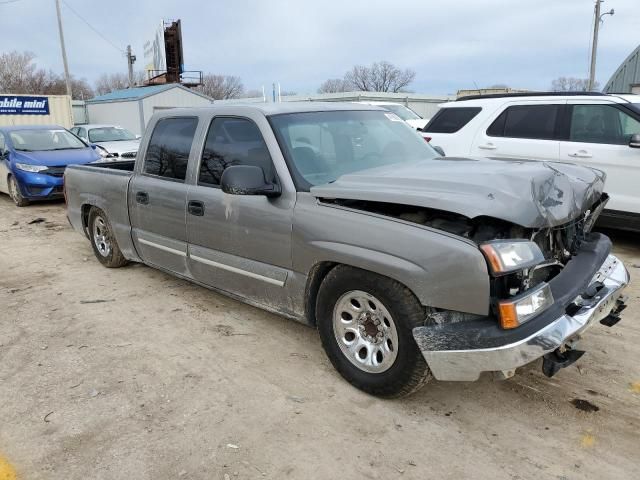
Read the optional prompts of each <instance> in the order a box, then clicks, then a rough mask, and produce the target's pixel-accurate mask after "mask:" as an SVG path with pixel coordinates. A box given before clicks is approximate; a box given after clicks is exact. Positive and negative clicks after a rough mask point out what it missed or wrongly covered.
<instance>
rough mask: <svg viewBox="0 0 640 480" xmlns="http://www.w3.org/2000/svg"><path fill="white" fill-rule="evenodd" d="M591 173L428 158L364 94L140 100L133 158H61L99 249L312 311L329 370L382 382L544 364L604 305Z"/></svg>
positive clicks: (614, 315)
mask: <svg viewBox="0 0 640 480" xmlns="http://www.w3.org/2000/svg"><path fill="white" fill-rule="evenodd" d="M604 180H605V176H604V174H603V173H602V172H600V171H597V170H592V169H588V168H584V167H578V166H575V165H570V164H562V163H550V162H548V163H541V162H533V161H532V162H529V161H525V160H512V161H509V160H504V159H502V160H496V159H487V158H447V157H441V156H439V155H438V154H437V153H436V151H434V149H433V148H431V147H430V146H429V145H428V144H427V143H426V142H425V141H424V140H423V139H422V138H421V137H420V136H419V135H418V134H417V133H416V132H414V131H413V130H412V129H411V128H409V127H408V126H407V125H406V124H405V123H404V122H402V121H401V120H400V118H398V117H397V116H396V115H394V114H393V113H390V112H387V111H384V110H382V109H380V108H378V107H375V106H368V105H354V104H342V105H341V104H322V103H287V104H264V105H251V106H250V105H246V106H239V105H236V106H223V107H210V108H203V109H172V110H166V111H163V112H160V113H157V114H155V115H154V116H153V118H152V119H151V121H150V123H149V125H148V128H147V131H146V132H145V134H144V137H143V139H142V142H141V145H140V150H139V154H138V156H137V158H136V160H135V162H134V161H131V162H113V163H105V164H95V165H91V166H71V167H68V168H67V170H66V172H65V195H66V200H67V209H68V217H69V220H70V222H71V224H72V225H73V227H74V228H75V229H76V230H78V231H79V232H82V233H84V234H85V235H86V236H87V237H88V238H89V239H90V241H91V244H92V247H93V250H94V252H95V255H96V257H97V258H98V260H99V261H100V262H101V263H102V264H103V265H105V266H107V267H121V266H124V265H125V264H127V262H142V263H145V264H147V265H149V266H151V267H154V268H158V269H161V270H164V271H166V272H169V273H171V274H173V275H176V276H178V277H181V278H185V279H188V280H191V281H193V282H195V283H197V284H199V285H202V286H205V287H209V288H212V289H215V290H218V291H220V292H222V293H224V294H227V295H230V296H232V297H235V298H237V299H239V300H242V301H244V302H247V303H250V304H253V305H255V306H258V307H260V308H263V309H266V310H270V311H273V312H277V313H279V314H282V315H285V316H287V317H291V318H293V319H295V320H298V321H301V322H304V323H307V324H309V325H311V326H315V327H317V329H318V331H319V333H320V338H321V341H322V344H323V347H324V349H325V351H326V353H327V355H328V357H329V359H330V360H331V362H332V363H333V365H334V366H335V368H336V369H337V370H338V372H340V374H341V375H342V376H343V377H344V378H345V379H346V380H348V381H349V382H350V383H352V384H353V385H354V386H356V387H358V388H360V389H362V390H364V391H366V392H369V393H371V394H375V395H379V396H384V397H397V396H401V395H406V394H408V393H411V392H413V391H415V390H417V389H418V388H419V387H420V386H421V385H423V384H424V383H425V382H426V381H428V380H429V379H431V378H432V377H435V378H436V379H438V380H463V381H472V380H476V379H478V377H479V376H480V375H481V374H482V373H484V372H492V373H493V374H494V375H495V376H497V377H498V378H508V377H510V376H512V375H513V374H514V372H515V370H516V368H518V367H520V366H523V365H525V364H528V363H531V362H533V361H535V360H538V359H540V358H543V361H542V362H541V363H542V369H543V371H544V373H545V374H546V375H548V376H551V375H553V374H555V373H556V372H557V371H558V370H559V369H560V368H562V367H564V366H567V365H570V364H571V363H572V362H574V361H575V360H576V359H577V358H579V357H580V355H581V354H582V353H583V352H582V351H580V350H579V349H578V340H579V338H580V336H581V335H582V333H583V332H584V330H585V329H586V328H587V327H589V326H591V325H592V324H594V323H597V322H598V321H599V322H600V323H602V324H605V325H607V326H612V325H614V324H615V323H616V322H617V321H618V320H619V318H620V317H619V313H620V312H621V311H622V310H623V309H624V307H625V305H624V301H623V300H624V298H623V296H622V290H623V289H624V287H625V286H626V285H627V283H628V281H629V276H628V273H627V270H626V269H625V267H624V265H623V264H622V263H621V261H620V260H618V259H617V258H616V257H615V256H613V255H611V242H610V241H609V239H608V238H607V237H606V236H604V235H602V234H599V233H592V232H591V227H592V226H593V224H594V222H595V220H596V218H597V216H598V214H599V213H600V212H601V210H602V209H603V208H604V205H605V203H606V200H607V195H606V194H605V193H603V186H604ZM267 360H268V359H265V361H267Z"/></svg>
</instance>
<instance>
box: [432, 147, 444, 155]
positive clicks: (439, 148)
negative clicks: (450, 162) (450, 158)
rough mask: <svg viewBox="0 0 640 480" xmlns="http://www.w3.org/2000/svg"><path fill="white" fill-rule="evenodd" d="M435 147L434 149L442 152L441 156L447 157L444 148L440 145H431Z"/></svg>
mask: <svg viewBox="0 0 640 480" xmlns="http://www.w3.org/2000/svg"><path fill="white" fill-rule="evenodd" d="M431 146H432V147H433V149H434V150H435V151H436V152H438V153H439V154H440V156H441V157H446V156H447V155H446V154H445V153H444V150H443V149H442V147H439V146H437V145H431Z"/></svg>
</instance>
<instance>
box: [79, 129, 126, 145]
mask: <svg viewBox="0 0 640 480" xmlns="http://www.w3.org/2000/svg"><path fill="white" fill-rule="evenodd" d="M135 139H136V136H135V135H134V134H133V133H131V132H130V131H129V130H125V129H124V128H120V127H100V128H92V129H91V130H89V141H90V142H95V143H97V142H119V141H121V140H135Z"/></svg>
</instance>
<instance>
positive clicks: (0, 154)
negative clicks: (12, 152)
mask: <svg viewBox="0 0 640 480" xmlns="http://www.w3.org/2000/svg"><path fill="white" fill-rule="evenodd" d="M7 158H9V150H3V151H1V152H0V160H5V159H7Z"/></svg>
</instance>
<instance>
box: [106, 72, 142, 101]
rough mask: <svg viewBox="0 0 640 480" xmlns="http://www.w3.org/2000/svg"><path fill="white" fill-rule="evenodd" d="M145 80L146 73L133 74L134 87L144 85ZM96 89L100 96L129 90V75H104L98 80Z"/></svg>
mask: <svg viewBox="0 0 640 480" xmlns="http://www.w3.org/2000/svg"><path fill="white" fill-rule="evenodd" d="M144 80H145V73H144V72H142V71H138V72H133V83H134V85H142V84H143V83H144ZM95 88H96V93H97V94H98V95H104V94H105V93H109V92H113V91H114V90H122V89H124V88H129V75H127V74H126V73H103V74H102V75H100V76H99V77H98V80H96V83H95Z"/></svg>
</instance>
